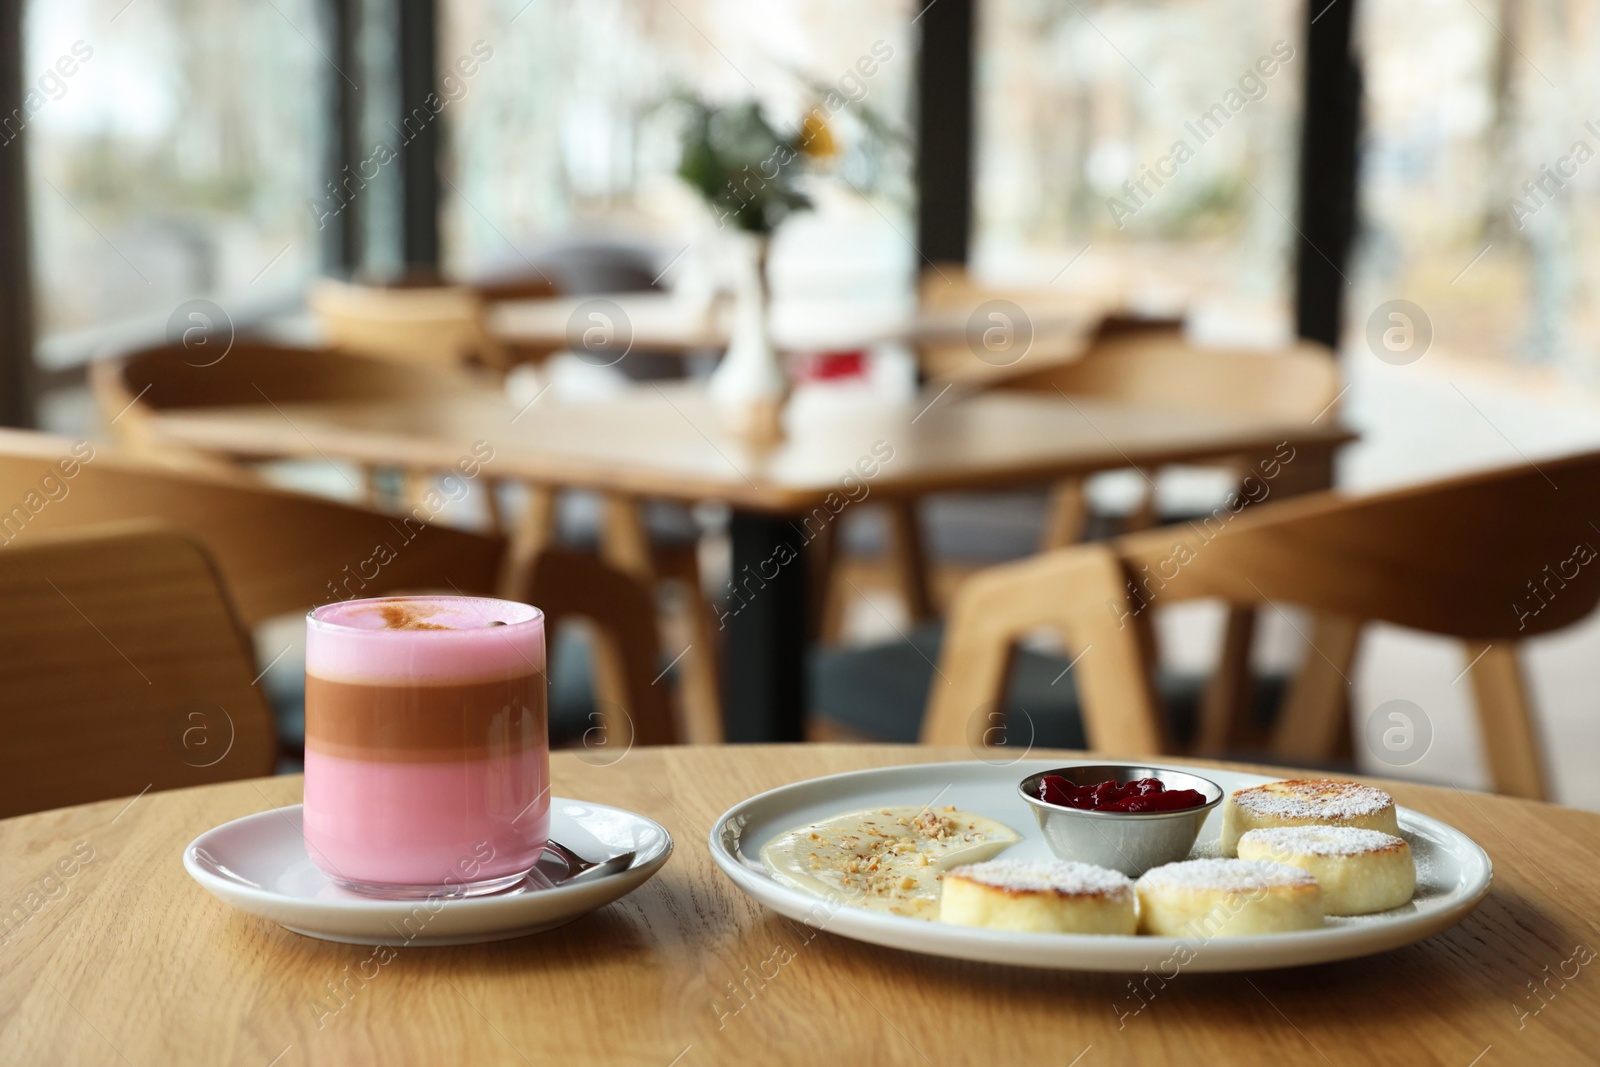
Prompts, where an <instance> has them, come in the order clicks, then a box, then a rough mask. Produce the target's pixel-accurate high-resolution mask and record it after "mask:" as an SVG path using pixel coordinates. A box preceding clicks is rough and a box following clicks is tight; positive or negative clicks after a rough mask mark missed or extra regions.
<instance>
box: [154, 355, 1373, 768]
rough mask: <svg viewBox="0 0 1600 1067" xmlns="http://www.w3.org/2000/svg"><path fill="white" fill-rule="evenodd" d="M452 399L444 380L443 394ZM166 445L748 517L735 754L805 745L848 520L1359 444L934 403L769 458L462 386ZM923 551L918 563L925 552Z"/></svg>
mask: <svg viewBox="0 0 1600 1067" xmlns="http://www.w3.org/2000/svg"><path fill="white" fill-rule="evenodd" d="M441 380H443V379H441ZM150 426H151V428H152V430H154V431H155V432H156V433H159V434H160V435H162V436H164V437H166V438H168V439H170V440H173V441H175V442H179V443H182V444H185V445H188V446H192V447H196V448H202V449H207V450H211V451H215V452H219V453H223V454H227V455H231V456H236V457H245V458H250V457H254V458H265V457H284V456H295V457H302V458H308V459H315V458H319V457H320V458H323V459H328V458H334V457H337V458H341V459H347V460H354V461H357V462H360V463H365V464H375V465H389V464H395V465H401V466H405V467H409V468H423V469H435V470H440V471H449V470H451V469H453V468H454V467H455V465H456V463H457V462H458V461H459V460H460V459H461V458H462V457H464V456H468V455H469V453H470V452H471V450H472V448H473V443H474V442H475V441H483V442H487V443H488V445H489V446H491V447H492V448H493V450H494V455H493V458H492V459H490V460H489V461H488V462H486V463H485V464H484V473H485V476H487V477H491V478H512V479H517V480H520V481H523V482H526V483H530V484H533V485H543V486H557V487H566V488H578V489H593V490H599V491H601V492H605V493H612V494H619V495H622V496H626V497H651V498H666V499H675V500H683V501H690V502H693V501H705V500H710V501H720V502H723V503H726V504H728V505H730V506H732V507H733V508H734V509H735V515H734V520H733V526H732V538H733V575H734V582H735V583H736V588H732V587H731V588H730V590H729V592H730V594H736V595H735V596H733V597H732V598H731V600H730V606H729V610H728V612H727V613H726V614H725V615H724V617H723V618H722V619H721V620H720V622H721V623H722V624H723V625H724V627H725V629H726V634H725V650H724V652H725V654H724V660H725V662H726V663H727V664H728V665H729V670H728V680H727V688H726V693H725V697H724V707H725V708H727V709H729V713H728V715H727V737H728V739H729V740H738V741H773V740H776V741H790V740H798V739H799V738H800V737H801V731H802V723H803V719H804V715H805V713H806V712H807V711H808V710H809V709H808V708H807V707H806V703H805V646H806V642H807V637H808V631H807V628H806V619H807V616H808V612H809V611H810V610H811V609H810V607H809V606H808V605H809V604H810V603H811V601H812V600H813V597H814V595H815V594H814V591H813V590H812V588H811V585H810V581H809V579H808V576H807V557H808V556H810V555H812V554H813V553H819V552H826V551H828V550H829V546H831V544H832V539H833V532H834V531H833V525H832V524H833V521H834V519H835V517H836V516H838V515H839V514H841V513H843V512H844V511H846V510H847V509H848V508H849V507H850V506H851V505H852V504H856V503H860V502H861V501H863V500H868V499H870V500H891V501H892V500H896V499H902V500H903V499H917V498H920V497H922V496H925V495H927V494H928V493H934V492H941V491H960V490H987V489H1004V488H1008V487H1014V486H1025V485H1045V484H1049V483H1051V482H1054V481H1057V480H1059V479H1061V478H1065V477H1071V476H1077V475H1083V474H1088V473H1092V472H1094V471H1102V470H1111V469H1116V468H1121V467H1146V468H1155V467H1159V466H1163V465H1166V464H1171V463H1187V462H1200V461H1205V460H1208V459H1218V458H1224V457H1226V458H1236V457H1237V458H1243V459H1245V460H1246V461H1253V460H1254V459H1255V458H1256V457H1270V456H1273V455H1274V453H1275V452H1278V450H1279V449H1280V448H1283V447H1287V448H1288V449H1289V450H1291V451H1290V452H1288V453H1281V452H1278V459H1279V460H1280V461H1282V460H1284V459H1285V458H1286V456H1292V458H1291V459H1289V460H1288V461H1287V462H1281V463H1280V468H1281V469H1280V473H1279V474H1278V475H1277V477H1276V478H1275V479H1273V480H1272V482H1271V489H1270V491H1271V493H1272V495H1273V498H1274V499H1276V498H1278V497H1281V496H1288V495H1292V494H1293V493H1296V492H1304V491H1307V490H1311V489H1320V488H1324V487H1326V486H1328V485H1330V484H1331V483H1332V462H1333V453H1334V450H1335V449H1336V448H1337V447H1338V446H1339V445H1341V444H1343V443H1345V442H1347V441H1349V440H1351V437H1352V435H1351V434H1350V433H1349V432H1347V431H1345V430H1344V429H1342V428H1340V427H1339V426H1338V425H1337V424H1334V423H1333V420H1332V419H1331V418H1330V419H1326V420H1324V421H1322V422H1320V423H1311V424H1305V423H1302V424H1298V425H1294V424H1287V425H1286V424H1284V423H1282V422H1279V421H1274V420H1270V419H1262V418H1261V417H1259V416H1246V415H1237V414H1234V415H1224V414H1205V413H1199V412H1167V411H1161V412H1157V411H1152V410H1149V409H1138V408H1130V407H1126V406H1118V405H1111V404H1105V403H1101V402H1094V401H1089V400H1070V399H1067V398H1066V397H1063V396H1059V395H1051V394H1039V393H1021V392H1015V393H1013V392H977V393H968V392H967V391H966V390H965V389H964V388H962V387H959V386H946V387H945V388H944V389H943V390H939V391H930V393H928V394H924V395H923V396H921V397H919V398H917V400H916V401H915V402H913V403H909V404H903V405H892V404H882V405H874V406H863V405H841V406H840V407H839V409H838V410H834V411H829V412H820V413H818V414H817V415H816V416H815V417H814V418H810V419H808V420H807V421H805V422H803V423H801V424H799V425H796V426H794V427H793V432H792V434H791V436H789V438H788V439H786V440H784V441H783V442H781V443H779V444H777V445H776V446H773V447H769V448H759V447H756V446H754V445H752V444H750V443H749V442H748V441H743V440H740V439H738V438H736V437H734V436H732V435H730V434H729V433H728V432H727V431H726V430H725V429H724V428H723V425H722V421H721V419H720V418H719V415H718V413H717V411H716V410H715V408H714V407H713V406H712V404H711V401H710V399H709V398H708V397H707V395H706V394H705V392H704V390H701V389H697V388H694V387H691V386H685V385H671V386H667V385H660V386H650V387H648V388H635V389H630V390H628V391H626V392H624V393H622V394H620V395H618V396H615V397H608V398H605V399H601V400H594V401H585V402H576V401H573V402H562V401H559V400H557V399H556V398H554V397H553V396H550V395H547V394H546V395H541V396H539V397H536V398H535V399H533V400H532V401H530V402H528V403H527V404H524V405H522V406H520V407H519V406H518V405H516V404H514V403H512V402H511V401H509V400H507V399H506V398H505V396H504V395H502V394H501V393H500V392H499V391H497V390H494V389H489V388H483V387H469V386H468V385H466V384H463V383H459V382H458V383H456V384H454V385H453V386H451V387H450V388H444V387H441V388H440V389H438V390H437V391H436V392H435V393H434V394H433V395H430V396H422V397H417V396H411V397H406V398H400V399H393V400H384V401H374V402H370V403H358V404H350V403H346V404H337V405H335V404H282V405H279V404H276V403H274V404H271V405H265V406H261V405H257V406H251V407H235V408H211V409H186V410H171V411H166V412H163V413H160V414H157V415H155V416H154V417H153V418H152V419H151V422H150ZM919 551H920V546H913V549H912V553H909V554H908V555H911V554H914V553H916V552H919Z"/></svg>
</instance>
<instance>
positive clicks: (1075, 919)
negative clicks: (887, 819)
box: [939, 859, 1138, 934]
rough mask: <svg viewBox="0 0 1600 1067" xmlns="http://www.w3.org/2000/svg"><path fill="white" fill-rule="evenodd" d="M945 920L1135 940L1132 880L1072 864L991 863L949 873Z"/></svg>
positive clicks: (942, 900)
mask: <svg viewBox="0 0 1600 1067" xmlns="http://www.w3.org/2000/svg"><path fill="white" fill-rule="evenodd" d="M943 882H944V893H943V896H942V897H941V898H940V902H939V918H940V920H942V921H943V922H947V923H954V924H956V925H957V926H984V927H988V928H989V929H991V930H1023V931H1027V932H1030V933H1058V934H1131V933H1133V932H1134V930H1135V928H1136V927H1137V925H1138V924H1137V922H1136V920H1135V916H1134V906H1133V882H1132V881H1131V880H1130V879H1129V878H1128V876H1127V875H1125V874H1121V873H1120V872H1117V871H1110V870H1107V869H1106V868H1104V867H1096V866H1094V865H1093V864H1088V863H1073V862H1071V861H1068V860H1033V861H1028V860H1007V859H998V860H990V861H989V862H988V863H978V864H973V865H971V866H967V867H956V868H954V869H953V870H950V871H947V872H945V876H944V879H943Z"/></svg>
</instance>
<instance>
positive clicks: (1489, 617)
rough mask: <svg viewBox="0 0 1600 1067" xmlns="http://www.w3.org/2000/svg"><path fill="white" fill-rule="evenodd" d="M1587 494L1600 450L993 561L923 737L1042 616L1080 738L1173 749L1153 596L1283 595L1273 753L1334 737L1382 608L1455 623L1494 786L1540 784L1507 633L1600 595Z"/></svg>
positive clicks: (1426, 622)
mask: <svg viewBox="0 0 1600 1067" xmlns="http://www.w3.org/2000/svg"><path fill="white" fill-rule="evenodd" d="M1597 499H1600V453H1590V454H1587V455H1581V456H1574V457H1571V458H1568V459H1563V460H1555V461H1551V462H1543V463H1541V464H1540V465H1539V467H1538V468H1534V467H1532V466H1531V465H1529V466H1519V467H1515V468H1509V469H1506V470H1499V471H1492V472H1489V473H1483V474H1474V475H1469V476H1466V477H1461V478H1455V479H1451V480H1448V481H1443V482H1437V483H1433V484H1429V485H1424V486H1418V487H1414V488H1407V489H1401V490H1396V491H1392V492H1386V493H1379V494H1374V495H1371V496H1363V497H1350V496H1346V495H1343V494H1340V493H1336V492H1328V493H1319V494H1316V495H1314V496H1307V497H1302V498H1299V499H1297V500H1291V501H1287V502H1285V503H1282V504H1273V505H1268V506H1266V507H1261V508H1250V509H1246V510H1244V511H1242V512H1240V513H1239V514H1237V515H1236V516H1231V517H1229V518H1228V519H1227V520H1226V521H1218V522H1214V523H1211V524H1207V525H1206V526H1205V527H1201V526H1199V525H1195V524H1190V525H1186V526H1177V527H1169V528H1164V529H1157V530H1150V531H1145V532H1143V533H1138V534H1133V535H1130V536H1127V537H1123V538H1120V539H1118V540H1116V541H1112V542H1109V543H1102V544H1094V545H1083V546H1078V547H1074V548H1069V549H1064V550H1061V551H1057V552H1052V553H1049V554H1047V555H1043V556H1039V557H1035V558H1032V559H1028V560H1024V561H1022V562H1019V563H1014V564H1007V565H1005V566H1001V567H996V568H993V569H992V570H989V571H987V572H984V573H983V574H980V575H978V576H976V577H974V578H973V579H971V580H970V581H968V582H967V583H966V584H965V585H964V586H962V588H961V590H960V591H959V592H958V594H957V596H956V598H955V603H954V605H953V607H952V611H951V617H950V627H949V631H948V634H947V637H946V643H945V646H944V648H943V651H942V657H941V661H942V662H941V667H942V670H943V672H944V674H945V675H946V676H947V677H948V678H949V679H950V682H949V684H947V685H936V686H935V688H934V693H933V696H932V697H931V699H930V701H929V708H928V713H927V716H926V718H925V720H924V725H923V740H924V741H927V742H929V743H935V744H952V743H955V742H957V741H962V740H966V739H967V737H966V728H967V720H968V718H969V717H970V715H971V713H972V712H973V709H975V708H978V707H980V706H985V705H986V704H987V703H988V702H990V701H993V700H995V699H996V698H997V697H996V694H997V692H998V691H999V689H1000V688H1001V686H1002V685H1003V680H1004V679H1005V677H1006V668H1007V664H1008V663H1009V659H1010V656H1011V654H1012V653H1011V649H1012V647H1013V645H1014V644H1015V642H1016V640H1017V638H1018V637H1019V636H1021V635H1023V634H1026V633H1028V632H1029V631H1031V630H1033V629H1035V628H1038V627H1049V628H1053V629H1056V630H1058V631H1060V632H1061V633H1062V634H1063V635H1064V636H1065V637H1066V639H1067V641H1068V643H1069V645H1070V646H1071V647H1072V648H1073V649H1074V650H1076V652H1077V654H1079V655H1081V656H1082V659H1081V660H1080V661H1079V662H1078V664H1077V666H1076V667H1075V668H1073V672H1074V677H1075V679H1076V682H1077V685H1078V688H1079V693H1080V696H1081V700H1082V703H1083V706H1084V715H1085V726H1086V728H1087V730H1088V735H1089V739H1090V744H1091V745H1092V747H1093V748H1095V749H1097V750H1101V751H1116V752H1121V753H1127V754H1133V753H1150V754H1155V753H1161V752H1165V751H1168V749H1169V741H1168V738H1167V736H1166V731H1165V729H1164V725H1163V724H1164V719H1163V717H1162V715H1161V709H1160V707H1159V702H1158V700H1157V698H1156V696H1155V691H1154V688H1153V687H1152V685H1151V682H1150V679H1151V670H1152V665H1153V662H1154V644H1153V640H1152V638H1151V633H1150V625H1149V624H1150V612H1149V610H1148V609H1149V608H1150V607H1159V606H1161V605H1164V604H1168V603H1175V602H1178V601H1182V600H1193V599H1197V598H1206V597H1216V598H1221V599H1222V600H1224V601H1226V602H1227V603H1229V604H1242V605H1250V606H1259V605H1263V604H1266V603H1269V602H1276V601H1282V602H1285V603H1295V604H1300V605H1303V606H1305V607H1308V608H1311V609H1312V610H1313V611H1315V612H1317V613H1319V616H1320V618H1319V622H1318V624H1317V625H1316V627H1315V628H1314V629H1313V631H1312V633H1311V636H1310V644H1311V648H1310V649H1308V650H1307V655H1306V660H1305V666H1304V667H1303V668H1302V670H1301V672H1300V674H1299V675H1298V676H1297V677H1296V679H1295V682H1294V686H1293V688H1292V689H1291V692H1290V694H1289V698H1288V701H1287V704H1286V706H1285V708H1284V711H1283V713H1282V716H1281V718H1280V721H1279V722H1278V724H1277V727H1276V731H1275V733H1274V736H1273V749H1274V751H1275V752H1276V753H1277V754H1278V755H1279V756H1282V757H1283V758H1285V759H1286V760H1287V761H1289V762H1295V761H1304V760H1308V759H1317V758H1325V757H1327V756H1329V755H1331V754H1333V753H1334V752H1336V751H1337V750H1338V748H1339V747H1340V745H1341V742H1342V741H1343V740H1344V739H1346V738H1347V737H1348V733H1349V722H1348V717H1347V716H1346V714H1345V712H1344V702H1343V699H1342V698H1343V696H1344V695H1345V693H1347V691H1348V689H1349V678H1350V674H1351V669H1352V664H1353V662H1354V659H1355V655H1356V651H1357V647H1358V644H1359V635H1360V630H1361V626H1362V625H1363V624H1364V623H1366V622H1368V621H1381V622H1388V623H1393V624H1395V625H1398V626H1405V627H1410V628H1412V629H1417V630H1422V631H1424V632H1427V633H1432V634H1439V635H1443V636H1448V637H1454V638H1459V639H1461V640H1462V642H1463V644H1464V652H1465V655H1466V658H1467V660H1468V661H1469V662H1470V663H1471V666H1470V668H1469V670H1468V672H1467V673H1469V674H1470V675H1471V677H1472V685H1473V687H1474V691H1475V694H1476V696H1477V704H1478V718H1479V724H1480V728H1481V729H1482V731H1483V735H1484V748H1485V751H1486V752H1487V753H1488V758H1489V765H1490V771H1491V774H1492V778H1493V781H1494V786H1495V788H1496V789H1497V790H1498V791H1500V792H1503V793H1510V794H1513V795H1516V796H1525V797H1536V798H1542V797H1544V796H1545V795H1546V792H1547V789H1546V784H1545V774H1544V769H1543V766H1542V762H1541V759H1540V755H1539V745H1538V742H1537V739H1536V736H1535V730H1534V723H1533V716H1532V712H1531V710H1530V708H1529V704H1528V698H1527V693H1526V687H1525V685H1524V682H1523V678H1522V674H1521V671H1520V668H1519V666H1518V663H1517V658H1516V650H1515V649H1516V643H1517V642H1518V641H1521V640H1523V639H1524V638H1528V637H1533V636H1536V635H1538V634H1544V633H1549V632H1550V631H1552V630H1556V629H1560V628H1561V627H1564V626H1568V625H1570V624H1572V623H1574V622H1576V621H1578V620H1579V619H1582V618H1584V617H1585V616H1587V615H1588V614H1589V613H1590V612H1591V611H1593V610H1594V607H1595V605H1596V603H1597V602H1600V567H1595V566H1591V565H1590V564H1591V563H1592V562H1593V560H1594V559H1595V554H1596V553H1595V550H1594V549H1593V548H1591V547H1589V546H1591V545H1595V544H1600V539H1597V536H1596V534H1595V529H1594V527H1593V525H1591V523H1590V521H1589V518H1588V513H1587V509H1588V507H1589V505H1590V504H1591V503H1592V502H1593V501H1595V500H1597Z"/></svg>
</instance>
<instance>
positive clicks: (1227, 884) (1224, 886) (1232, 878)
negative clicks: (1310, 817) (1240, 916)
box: [1139, 859, 1317, 893]
mask: <svg viewBox="0 0 1600 1067" xmlns="http://www.w3.org/2000/svg"><path fill="white" fill-rule="evenodd" d="M1139 884H1140V885H1143V886H1148V887H1152V888H1154V887H1160V888H1169V889H1199V890H1220V891H1221V892H1224V893H1253V892H1256V891H1257V890H1260V889H1272V888H1276V887H1279V886H1282V887H1287V888H1299V887H1301V886H1311V885H1316V884H1317V880H1316V879H1315V878H1313V877H1312V876H1311V875H1310V874H1309V873H1307V872H1305V871H1302V870H1301V869H1300V868H1298V867H1290V866H1288V865H1287V864H1283V863H1273V862H1272V861H1270V860H1230V859H1208V860H1183V861H1181V862H1179V863H1169V864H1166V865H1165V866H1163V867H1156V868H1153V869H1152V870H1148V871H1146V872H1145V873H1144V875H1143V876H1142V877H1141V878H1140V879H1139Z"/></svg>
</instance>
